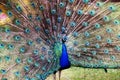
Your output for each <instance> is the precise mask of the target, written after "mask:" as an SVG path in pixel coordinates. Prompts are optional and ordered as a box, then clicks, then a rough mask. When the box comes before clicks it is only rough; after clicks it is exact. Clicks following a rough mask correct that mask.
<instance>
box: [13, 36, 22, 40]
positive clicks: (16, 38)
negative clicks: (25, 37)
mask: <svg viewBox="0 0 120 80" xmlns="http://www.w3.org/2000/svg"><path fill="white" fill-rule="evenodd" d="M13 38H14V40H15V41H20V40H21V36H20V35H15V36H14V37H13Z"/></svg>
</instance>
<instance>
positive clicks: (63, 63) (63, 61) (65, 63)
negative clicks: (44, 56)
mask: <svg viewBox="0 0 120 80" xmlns="http://www.w3.org/2000/svg"><path fill="white" fill-rule="evenodd" d="M69 67H70V61H69V58H68V53H67V48H66V45H65V44H64V43H63V44H62V54H61V57H60V69H66V68H69Z"/></svg>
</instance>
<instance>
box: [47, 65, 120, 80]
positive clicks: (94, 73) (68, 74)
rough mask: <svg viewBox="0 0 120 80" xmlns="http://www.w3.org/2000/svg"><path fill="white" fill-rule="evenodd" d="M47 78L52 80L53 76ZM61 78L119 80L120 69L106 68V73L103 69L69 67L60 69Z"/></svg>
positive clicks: (72, 79) (66, 79) (70, 79)
mask: <svg viewBox="0 0 120 80" xmlns="http://www.w3.org/2000/svg"><path fill="white" fill-rule="evenodd" d="M47 80H53V76H52V75H50V77H48V78H47ZM57 80H58V73H57ZM61 80H120V70H118V69H108V73H105V71H104V70H103V69H84V68H78V67H77V68H76V67H71V68H70V69H67V70H64V71H62V75H61Z"/></svg>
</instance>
